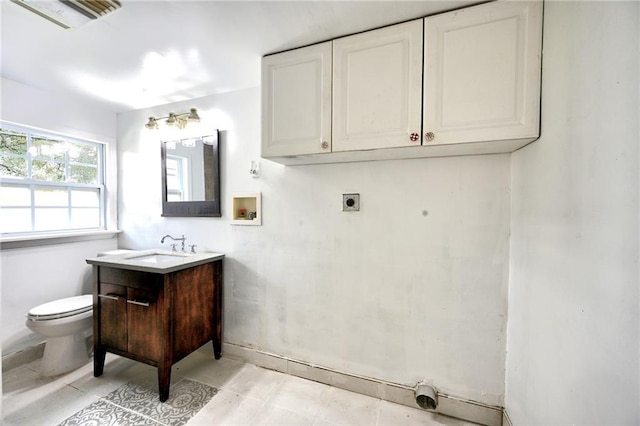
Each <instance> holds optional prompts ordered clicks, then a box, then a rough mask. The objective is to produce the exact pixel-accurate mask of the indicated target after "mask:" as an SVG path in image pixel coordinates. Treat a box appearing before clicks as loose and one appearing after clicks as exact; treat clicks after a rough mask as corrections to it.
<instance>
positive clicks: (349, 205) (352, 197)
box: [342, 194, 360, 212]
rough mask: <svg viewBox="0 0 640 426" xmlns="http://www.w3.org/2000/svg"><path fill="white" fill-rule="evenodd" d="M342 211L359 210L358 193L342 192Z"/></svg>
mask: <svg viewBox="0 0 640 426" xmlns="http://www.w3.org/2000/svg"><path fill="white" fill-rule="evenodd" d="M342 211H343V212H357V211H360V194H342Z"/></svg>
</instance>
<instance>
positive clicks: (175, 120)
mask: <svg viewBox="0 0 640 426" xmlns="http://www.w3.org/2000/svg"><path fill="white" fill-rule="evenodd" d="M162 119H166V120H165V122H164V123H165V124H166V125H167V126H170V127H177V128H178V129H184V128H185V127H187V124H189V123H199V122H200V116H199V115H198V110H197V109H195V108H191V110H190V111H189V112H184V113H181V114H175V113H173V112H170V113H169V115H168V116H166V117H153V116H151V117H149V121H147V124H145V125H144V127H146V128H147V129H151V130H158V129H159V128H160V126H159V125H158V120H162Z"/></svg>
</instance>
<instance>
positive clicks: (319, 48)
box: [262, 41, 331, 157]
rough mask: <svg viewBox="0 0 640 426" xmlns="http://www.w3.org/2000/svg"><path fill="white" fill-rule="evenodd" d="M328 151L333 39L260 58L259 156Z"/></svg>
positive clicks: (329, 149)
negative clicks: (260, 119)
mask: <svg viewBox="0 0 640 426" xmlns="http://www.w3.org/2000/svg"><path fill="white" fill-rule="evenodd" d="M321 152H331V42H330V41H329V42H326V43H321V44H317V45H313V46H309V47H303V48H300V49H295V50H291V51H288V52H284V53H279V54H275V55H271V56H265V57H264V58H263V59H262V156H263V157H270V156H281V155H301V154H317V153H321Z"/></svg>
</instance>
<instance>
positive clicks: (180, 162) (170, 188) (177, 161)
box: [166, 155, 188, 201]
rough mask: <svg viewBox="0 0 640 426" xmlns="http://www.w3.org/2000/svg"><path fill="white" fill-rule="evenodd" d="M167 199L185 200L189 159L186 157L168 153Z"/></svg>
mask: <svg viewBox="0 0 640 426" xmlns="http://www.w3.org/2000/svg"><path fill="white" fill-rule="evenodd" d="M166 162H167V201H185V193H186V192H187V191H188V188H187V179H185V176H186V175H187V168H188V161H187V159H186V158H184V157H178V156H176V155H167V161H166Z"/></svg>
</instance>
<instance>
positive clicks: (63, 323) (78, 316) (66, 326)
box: [26, 294, 93, 376]
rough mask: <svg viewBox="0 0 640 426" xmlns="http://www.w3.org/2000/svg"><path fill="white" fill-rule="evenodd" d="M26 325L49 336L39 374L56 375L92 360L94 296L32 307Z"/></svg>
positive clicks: (70, 298) (86, 295) (75, 297)
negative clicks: (89, 339)
mask: <svg viewBox="0 0 640 426" xmlns="http://www.w3.org/2000/svg"><path fill="white" fill-rule="evenodd" d="M26 325H27V327H29V329H31V330H32V331H34V332H36V333H38V334H41V335H43V336H45V337H46V338H47V343H46V344H45V347H44V355H43V357H42V366H41V370H40V374H41V375H42V376H55V375H58V374H62V373H66V372H68V371H71V370H75V369H76V368H78V367H80V366H82V365H84V364H86V363H87V362H88V361H89V356H88V351H87V344H86V337H87V332H89V331H91V329H92V327H93V296H92V295H90V294H85V295H82V296H74V297H67V298H65V299H60V300H54V301H53V302H49V303H45V304H43V305H39V306H36V307H35V308H33V309H31V310H30V311H29V313H28V314H27V322H26Z"/></svg>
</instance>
